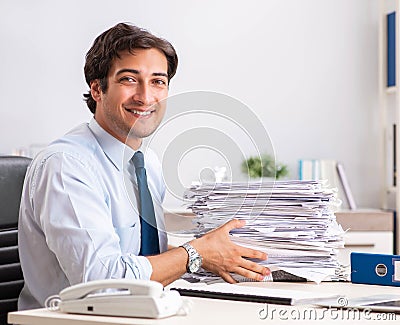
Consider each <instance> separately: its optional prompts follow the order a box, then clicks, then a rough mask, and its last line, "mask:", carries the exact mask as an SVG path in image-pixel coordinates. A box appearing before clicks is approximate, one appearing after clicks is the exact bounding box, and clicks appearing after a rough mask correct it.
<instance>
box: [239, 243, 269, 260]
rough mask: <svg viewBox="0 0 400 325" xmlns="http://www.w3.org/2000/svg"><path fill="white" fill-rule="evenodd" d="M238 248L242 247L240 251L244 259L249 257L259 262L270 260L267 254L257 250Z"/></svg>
mask: <svg viewBox="0 0 400 325" xmlns="http://www.w3.org/2000/svg"><path fill="white" fill-rule="evenodd" d="M236 246H238V247H240V248H239V249H238V251H239V253H240V255H241V256H243V257H248V258H256V259H259V260H263V261H264V260H266V259H267V258H268V255H267V253H264V252H261V251H258V250H255V249H251V248H247V247H243V246H240V245H236Z"/></svg>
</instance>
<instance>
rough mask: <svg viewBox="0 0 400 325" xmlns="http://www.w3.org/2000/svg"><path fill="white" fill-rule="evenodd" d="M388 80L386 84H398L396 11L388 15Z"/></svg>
mask: <svg viewBox="0 0 400 325" xmlns="http://www.w3.org/2000/svg"><path fill="white" fill-rule="evenodd" d="M386 27H387V80H386V86H387V87H393V86H396V12H392V13H390V14H388V15H387V25H386Z"/></svg>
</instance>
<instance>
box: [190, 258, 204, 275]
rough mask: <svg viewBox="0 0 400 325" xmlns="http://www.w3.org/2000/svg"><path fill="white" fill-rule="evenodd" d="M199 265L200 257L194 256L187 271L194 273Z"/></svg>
mask: <svg viewBox="0 0 400 325" xmlns="http://www.w3.org/2000/svg"><path fill="white" fill-rule="evenodd" d="M200 266H201V257H196V258H195V259H193V260H191V261H190V264H189V271H190V272H191V273H194V272H196V271H198V270H199V269H200Z"/></svg>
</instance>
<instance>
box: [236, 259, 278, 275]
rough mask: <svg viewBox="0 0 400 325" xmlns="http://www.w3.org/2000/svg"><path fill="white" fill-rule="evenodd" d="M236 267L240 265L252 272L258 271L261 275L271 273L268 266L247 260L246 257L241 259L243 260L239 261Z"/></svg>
mask: <svg viewBox="0 0 400 325" xmlns="http://www.w3.org/2000/svg"><path fill="white" fill-rule="evenodd" d="M238 267H241V268H243V269H246V270H249V271H251V272H254V273H258V274H260V275H262V276H263V277H264V276H266V275H269V274H270V273H271V271H270V269H269V268H267V267H265V266H263V265H260V264H258V263H255V262H252V261H248V260H246V259H243V261H242V262H241V264H240V265H238Z"/></svg>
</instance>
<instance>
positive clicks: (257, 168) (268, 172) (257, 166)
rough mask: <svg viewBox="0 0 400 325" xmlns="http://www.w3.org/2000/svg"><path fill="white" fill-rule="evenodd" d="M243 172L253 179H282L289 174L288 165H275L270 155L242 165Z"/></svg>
mask: <svg viewBox="0 0 400 325" xmlns="http://www.w3.org/2000/svg"><path fill="white" fill-rule="evenodd" d="M242 171H243V172H244V173H245V174H248V175H249V176H250V177H251V178H261V177H271V178H276V179H280V178H283V177H285V176H287V175H288V173H289V170H288V167H287V166H286V165H284V164H282V163H275V159H274V158H273V157H272V156H271V155H268V154H264V155H261V156H252V157H250V158H248V159H247V160H245V161H244V162H243V163H242Z"/></svg>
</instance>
